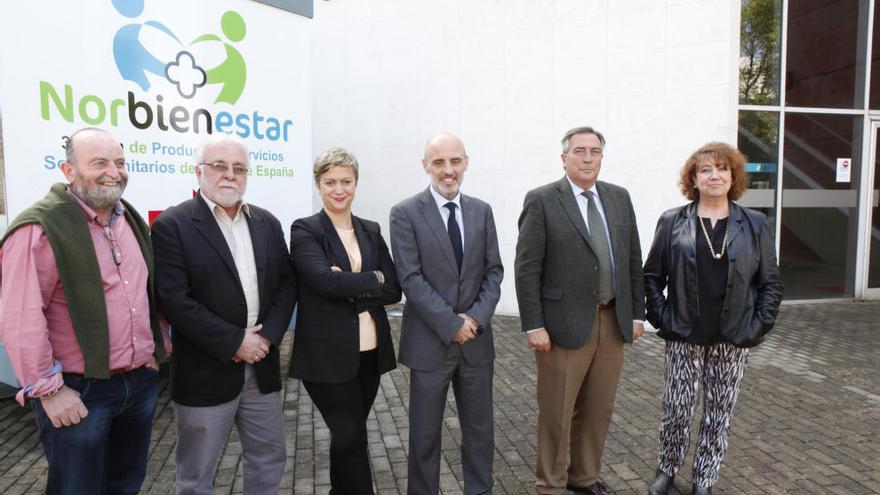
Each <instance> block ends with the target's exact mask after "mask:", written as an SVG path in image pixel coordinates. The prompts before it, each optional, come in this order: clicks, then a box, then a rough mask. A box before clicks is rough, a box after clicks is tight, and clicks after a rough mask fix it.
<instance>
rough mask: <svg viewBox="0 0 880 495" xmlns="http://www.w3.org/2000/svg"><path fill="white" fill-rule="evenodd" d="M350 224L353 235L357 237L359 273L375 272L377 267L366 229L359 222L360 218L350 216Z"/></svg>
mask: <svg viewBox="0 0 880 495" xmlns="http://www.w3.org/2000/svg"><path fill="white" fill-rule="evenodd" d="M351 223H352V225H353V226H354V235H355V237H357V241H358V247H359V248H360V252H361V271H362V272H368V271H371V270H375V269H376V268H378V267H379V266H378V263H377V262H376V260H375V256H374V255H375V249H374V246H373V238H372V236H371V235H370V234H369V233H368V232H367V229H365V228H364V224H363V223H362V222H361V219H360V218H358V217H356V216H354V215H352V216H351Z"/></svg>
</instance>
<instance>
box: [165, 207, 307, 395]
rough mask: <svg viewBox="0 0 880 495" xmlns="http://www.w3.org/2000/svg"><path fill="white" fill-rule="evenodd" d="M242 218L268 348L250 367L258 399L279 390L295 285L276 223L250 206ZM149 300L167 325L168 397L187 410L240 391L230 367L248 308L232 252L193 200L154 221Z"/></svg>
mask: <svg viewBox="0 0 880 495" xmlns="http://www.w3.org/2000/svg"><path fill="white" fill-rule="evenodd" d="M248 208H249V209H250V216H249V217H248V218H247V222H248V228H249V229H250V232H251V242H252V244H253V248H254V259H255V262H256V267H257V282H258V285H259V292H260V311H259V316H258V318H257V323H258V324H262V325H263V328H262V329H261V330H260V334H261V335H262V336H264V337H266V338H267V339H269V340H270V341H271V342H272V345H271V347H270V350H269V353H268V354H267V356H266V357H265V358H263V359H262V360H261V361H259V362H258V363H257V364H256V365H254V371H255V373H256V376H257V383H258V385H259V388H260V392H262V393H264V394H265V393H270V392H275V391H277V390H281V372H280V363H279V360H280V357H279V355H278V345H279V344H280V343H281V339H282V337H284V332H285V331H287V329H288V326H289V323H290V315H291V313H292V312H293V305H294V303H295V301H296V286H295V279H294V275H293V267H292V266H291V263H290V256H289V255H288V253H287V245H286V243H285V241H284V234H283V231H282V230H281V224H280V223H279V222H278V219H276V218H275V217H274V216H273V215H272V214H271V213H269V212H268V211H266V210H264V209H262V208H259V207H257V206H254V205H249V206H248ZM152 240H153V250H154V252H155V256H156V294H157V298H158V301H159V310H160V311H161V313H162V314H163V315H164V316H165V318H167V319H168V322H169V323H171V340H172V343H173V344H174V352H173V354H172V357H171V399H172V400H174V401H175V402H177V403H180V404H183V405H187V406H212V405H217V404H222V403H224V402H229V401H230V400H232V399H234V398H235V397H237V396H238V394H239V393H240V392H241V387H242V386H243V385H244V366H245V365H244V363H234V362H232V358H233V356H235V352H236V351H237V350H238V348H239V346H240V345H241V341H242V339H244V329H245V326H246V324H247V304H246V302H245V297H244V291H243V289H242V285H241V281H240V280H239V278H238V271H237V270H236V268H235V262H234V261H233V259H232V252H231V251H230V250H229V246H228V245H227V244H226V240H225V239H224V238H223V233H222V232H221V231H220V227H219V226H218V225H217V220H216V219H215V218H214V216H213V215H212V213H211V211H210V210H209V209H208V206H207V204H205V202H204V200H202V197H201V194H199V195H198V196H197V197H196V198H193V199H191V200H188V201H184V202H183V203H181V204H179V205H177V206H174V207H171V208H169V209H167V210H165V211H164V212H163V213H162V214H161V215H159V218H157V219H156V221H155V222H153V231H152Z"/></svg>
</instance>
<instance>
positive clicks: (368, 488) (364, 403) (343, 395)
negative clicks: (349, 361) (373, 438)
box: [303, 349, 380, 495]
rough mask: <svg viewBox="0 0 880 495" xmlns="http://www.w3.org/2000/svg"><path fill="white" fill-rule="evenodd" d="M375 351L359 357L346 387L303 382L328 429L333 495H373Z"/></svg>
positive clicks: (375, 390) (376, 390) (376, 386)
mask: <svg viewBox="0 0 880 495" xmlns="http://www.w3.org/2000/svg"><path fill="white" fill-rule="evenodd" d="M378 356H379V353H378V351H377V350H376V349H373V350H370V351H363V352H361V353H360V360H361V363H360V367H359V368H358V375H357V377H356V378H355V379H354V380H353V381H350V382H348V383H318V382H311V381H305V380H304V381H303V385H304V386H305V388H306V391H307V392H308V393H309V397H311V398H312V402H313V403H314V404H315V406H316V407H317V408H318V411H320V412H321V416H322V417H323V418H324V422H325V423H327V427H328V428H330V485H331V487H332V489H331V493H333V494H334V495H349V494H362V493H368V494H372V493H373V475H372V473H371V472H370V454H369V451H368V449H367V416H369V415H370V409H371V408H372V407H373V401H374V400H375V399H376V393H377V392H378V391H379V379H380V375H379V372H378Z"/></svg>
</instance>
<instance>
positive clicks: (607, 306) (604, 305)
mask: <svg viewBox="0 0 880 495" xmlns="http://www.w3.org/2000/svg"><path fill="white" fill-rule="evenodd" d="M613 307H614V299H611V300H610V301H608V302H604V303H599V304H597V305H596V309H597V310H599V311H602V310H603V309H611V308H613Z"/></svg>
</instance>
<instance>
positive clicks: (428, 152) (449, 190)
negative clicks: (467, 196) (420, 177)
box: [422, 132, 468, 200]
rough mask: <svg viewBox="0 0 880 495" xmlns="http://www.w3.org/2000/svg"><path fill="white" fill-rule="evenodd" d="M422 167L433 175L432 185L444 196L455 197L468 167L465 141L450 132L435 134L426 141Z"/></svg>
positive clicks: (450, 198)
mask: <svg viewBox="0 0 880 495" xmlns="http://www.w3.org/2000/svg"><path fill="white" fill-rule="evenodd" d="M422 167H423V168H424V169H425V173H426V174H428V175H430V176H431V187H432V188H434V190H435V191H437V192H438V193H439V194H440V195H441V196H443V197H444V198H446V199H449V200H452V199H454V198H455V196H457V195H458V190H459V188H460V187H461V183H462V181H463V180H464V172H465V170H467V167H468V157H467V153H466V152H465V150H464V143H462V141H461V139H459V138H458V136H456V135H454V134H450V133H448V132H444V133H440V134H437V135H435V136H433V137H432V138H431V139H429V140H428V142H427V143H425V157H424V158H423V159H422Z"/></svg>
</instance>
